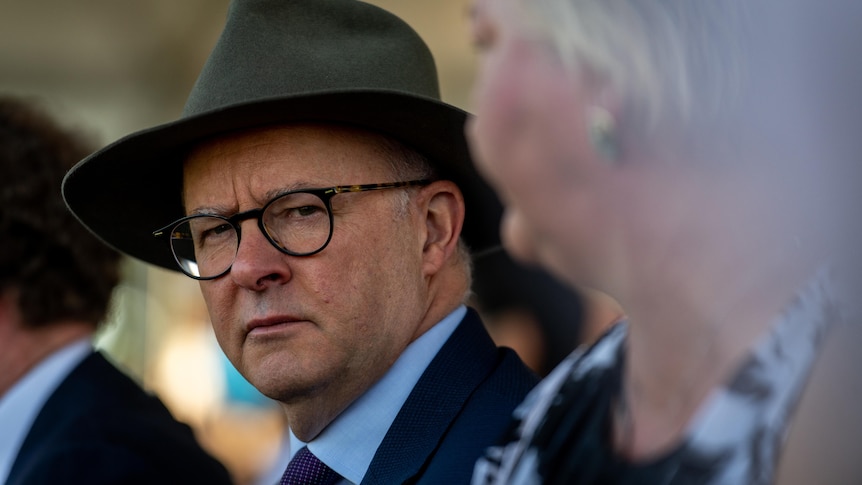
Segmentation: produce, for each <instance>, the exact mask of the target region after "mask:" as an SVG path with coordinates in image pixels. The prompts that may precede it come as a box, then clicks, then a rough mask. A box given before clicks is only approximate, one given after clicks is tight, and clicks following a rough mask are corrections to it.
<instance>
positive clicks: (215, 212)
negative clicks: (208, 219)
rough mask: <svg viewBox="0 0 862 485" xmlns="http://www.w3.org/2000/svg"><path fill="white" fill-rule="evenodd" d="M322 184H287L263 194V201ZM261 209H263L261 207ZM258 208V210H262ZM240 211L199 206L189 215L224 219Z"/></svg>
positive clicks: (315, 187)
mask: <svg viewBox="0 0 862 485" xmlns="http://www.w3.org/2000/svg"><path fill="white" fill-rule="evenodd" d="M321 187H322V185H321V184H312V183H308V182H294V183H291V184H287V185H284V186H281V187H276V188H274V189H270V190H267V191H266V192H264V193H263V196H262V197H261V199H262V200H263V201H264V204H265V203H266V202H269V201H271V200H272V199H274V198H276V197H278V196H280V195H283V194H286V193H288V192H293V191H296V190H307V189H317V188H321ZM260 207H263V205H261V206H260ZM260 207H258V208H260ZM238 212H239V210H238V209H237V208H236V205H232V206H227V205H213V206H199V207H195V208H194V210H191V211H188V215H190V216H196V215H209V216H222V217H230V216H232V215H234V214H236V213H238Z"/></svg>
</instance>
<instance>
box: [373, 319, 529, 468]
mask: <svg viewBox="0 0 862 485" xmlns="http://www.w3.org/2000/svg"><path fill="white" fill-rule="evenodd" d="M537 382H538V378H537V377H536V375H535V374H534V373H533V372H531V371H530V370H529V369H528V368H527V367H526V366H525V365H524V364H523V363H522V362H521V359H519V358H518V356H517V355H516V354H515V352H514V351H512V350H511V349H505V348H499V349H498V348H497V347H496V346H495V345H494V342H493V341H492V340H491V337H490V336H489V335H488V332H487V331H486V330H485V327H484V326H483V324H482V321H481V320H480V319H479V316H478V314H477V313H476V312H475V311H474V310H472V309H471V310H469V311H468V312H467V316H466V317H464V320H463V321H462V322H461V324H460V325H459V326H458V328H457V329H455V332H454V333H453V334H452V336H451V337H450V338H449V340H447V341H446V343H445V344H444V345H443V347H442V348H441V349H440V351H439V352H438V353H437V356H436V357H435V358H434V360H432V361H431V364H430V365H429V366H428V368H427V369H426V370H425V372H424V373H423V374H422V377H421V378H420V379H419V382H417V384H416V387H415V388H414V389H413V392H412V393H411V394H410V396H409V397H408V398H407V401H406V402H405V403H404V406H403V407H402V408H401V411H399V413H398V415H397V416H396V417H395V421H394V422H393V423H392V426H391V427H390V428H389V431H388V433H387V434H386V436H385V437H384V438H383V442H382V443H381V444H380V447H379V448H378V449H377V453H376V454H375V455H374V459H373V460H372V461H371V465H370V466H369V468H368V471H367V472H366V474H365V478H364V479H363V480H362V483H363V484H375V485H379V484H384V485H390V484H401V483H423V484H436V485H440V484H445V485H452V484H466V483H469V482H470V478H471V477H472V474H473V464H474V463H475V462H476V460H477V459H478V458H479V456H480V455H482V454H483V453H484V451H485V448H486V447H488V446H490V445H493V444H495V443H496V441H497V440H498V439H499V438H500V437H501V435H502V434H503V432H504V431H505V430H506V428H507V426H508V425H509V422H510V420H511V417H512V411H513V410H514V408H515V407H516V406H517V405H518V404H519V403H520V402H521V401H522V400H523V399H524V397H525V396H526V394H527V392H528V391H529V390H530V389H531V388H532V387H533V386H534V385H535V384H536V383H537Z"/></svg>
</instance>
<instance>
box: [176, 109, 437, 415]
mask: <svg viewBox="0 0 862 485" xmlns="http://www.w3.org/2000/svg"><path fill="white" fill-rule="evenodd" d="M377 141H378V140H377V138H375V137H374V136H373V135H370V134H367V133H364V132H361V131H352V130H347V129H342V128H336V127H328V126H312V125H295V126H287V127H279V128H267V129H261V130H257V131H252V132H247V133H243V134H238V135H235V136H232V137H228V138H222V139H219V140H216V141H213V142H209V143H206V144H204V145H202V146H200V147H198V149H197V150H195V151H194V152H193V153H192V155H191V156H190V158H189V159H188V160H187V162H186V164H185V176H184V197H185V206H186V211H187V213H188V214H194V213H217V214H221V215H232V214H235V213H237V212H242V211H247V210H250V209H255V208H259V207H262V206H263V205H264V204H266V203H267V202H268V201H269V200H270V199H271V198H273V197H274V196H275V195H277V194H280V193H283V192H285V191H288V190H296V189H301V188H321V187H331V186H335V185H354V184H368V183H381V182H392V181H394V180H393V179H394V176H393V175H392V174H391V173H390V172H391V170H390V169H388V165H387V163H386V161H385V160H384V159H383V158H382V155H381V151H380V149H379V147H378V145H377V144H376V143H377ZM402 190H404V189H395V190H383V191H370V192H360V193H345V194H339V195H336V196H334V197H333V198H332V212H333V235H332V240H331V241H330V243H329V245H328V246H327V247H326V248H325V249H324V250H323V251H321V252H319V253H317V254H314V255H312V256H305V257H296V256H289V255H286V254H284V253H281V252H280V251H278V250H277V249H276V248H275V247H273V246H272V245H271V244H270V243H269V242H268V241H267V240H266V239H265V238H264V236H263V234H262V233H261V231H260V229H259V228H258V226H257V221H256V220H254V219H251V220H246V221H243V222H242V223H241V229H242V232H241V234H242V238H241V242H240V246H239V250H238V252H237V256H236V260H235V261H234V263H233V266H232V268H231V270H230V272H228V273H227V274H226V275H224V276H222V277H220V278H217V279H215V280H210V281H202V282H201V291H202V292H203V296H204V299H205V301H206V304H207V307H208V309H209V312H210V317H211V319H212V324H213V328H214V330H215V334H216V337H217V339H218V341H219V344H220V345H221V347H222V349H223V350H224V352H225V354H226V355H227V357H228V358H229V359H230V361H231V362H232V363H233V364H234V366H236V368H237V369H238V370H239V371H240V373H241V374H242V375H243V376H245V377H246V379H248V380H249V382H251V383H252V384H253V385H254V386H255V387H257V388H258V389H259V390H260V391H261V392H263V393H264V394H265V395H267V396H269V397H271V398H273V399H276V400H279V401H281V402H283V403H286V404H290V403H292V402H301V401H302V400H304V399H307V398H311V397H321V396H324V397H325V398H326V399H331V400H334V402H343V403H344V406H346V405H347V404H349V403H350V402H351V401H352V400H353V399H355V398H356V397H357V396H358V395H360V394H361V393H362V392H364V391H365V390H366V389H367V388H368V387H369V386H370V385H371V384H373V383H374V382H375V381H376V380H377V379H378V378H380V377H381V376H382V375H383V374H384V373H385V372H386V370H387V369H388V368H389V367H390V366H391V364H392V363H393V362H394V361H395V359H397V357H398V356H399V355H400V354H401V352H402V351H403V350H404V348H405V347H406V346H407V345H408V344H409V343H410V342H411V341H412V340H414V339H415V338H416V337H417V336H418V333H420V331H419V329H418V327H419V325H420V322H421V320H422V314H423V312H424V311H425V309H426V308H425V306H427V304H426V303H425V302H426V300H427V295H426V294H425V286H424V278H423V276H422V271H421V264H422V260H421V257H422V244H421V243H420V236H421V231H420V230H419V226H420V225H421V224H420V221H419V218H418V216H417V215H416V212H415V211H412V210H408V211H406V212H405V211H399V209H398V207H399V201H400V200H401V197H399V196H401V195H403V194H401V193H400V191H402Z"/></svg>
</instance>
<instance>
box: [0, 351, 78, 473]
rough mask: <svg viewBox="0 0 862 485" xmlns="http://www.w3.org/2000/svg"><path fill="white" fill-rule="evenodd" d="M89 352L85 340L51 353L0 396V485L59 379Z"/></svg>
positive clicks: (61, 379)
mask: <svg viewBox="0 0 862 485" xmlns="http://www.w3.org/2000/svg"><path fill="white" fill-rule="evenodd" d="M92 351H93V347H92V344H91V343H90V338H89V337H84V338H82V339H80V340H76V341H75V342H73V343H71V344H69V345H66V346H65V347H63V348H62V349H60V350H58V351H56V352H54V353H53V354H51V355H50V356H48V357H47V358H46V359H44V360H43V361H42V362H40V363H39V364H38V365H36V367H33V369H31V370H30V372H28V373H27V374H26V375H24V377H23V378H21V380H19V381H18V382H16V383H15V385H14V386H12V388H10V389H9V390H8V391H7V392H6V394H4V395H3V396H2V397H0V483H5V482H6V477H8V476H9V471H11V470H12V463H14V461H15V458H16V457H17V456H18V450H20V449H21V445H22V444H23V443H24V438H25V437H26V436H27V433H28V432H29V431H30V426H31V425H32V424H33V421H34V420H35V419H36V416H37V415H38V414H39V411H41V410H42V406H44V405H45V401H47V400H48V398H49V397H50V396H51V394H53V393H54V390H56V389H57V386H59V385H60V383H61V382H63V379H65V378H66V376H68V375H69V373H70V372H72V369H74V368H75V367H77V365H78V364H79V363H81V361H82V360H84V358H85V357H87V356H88V355H90V352H92Z"/></svg>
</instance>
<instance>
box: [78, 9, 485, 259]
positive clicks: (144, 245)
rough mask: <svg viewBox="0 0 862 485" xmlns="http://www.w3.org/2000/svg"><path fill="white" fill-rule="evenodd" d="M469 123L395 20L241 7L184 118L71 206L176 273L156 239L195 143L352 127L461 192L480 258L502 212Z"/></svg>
mask: <svg viewBox="0 0 862 485" xmlns="http://www.w3.org/2000/svg"><path fill="white" fill-rule="evenodd" d="M466 118H467V113H465V112H464V111H462V110H460V109H458V108H456V107H454V106H451V105H449V104H446V103H444V102H442V101H441V99H440V93H439V87H438V84H437V71H436V68H435V65H434V59H433V57H432V55H431V52H430V51H429V50H428V47H427V46H426V45H425V43H424V42H423V41H422V39H421V38H420V37H419V36H418V35H417V34H416V32H415V31H414V30H413V29H412V28H410V27H409V26H408V25H407V24H406V23H404V22H403V21H402V20H400V19H399V18H398V17H396V16H394V15H392V14H391V13H389V12H387V11H385V10H382V9H380V8H378V7H375V6H373V5H369V4H366V3H363V2H359V1H353V0H235V1H234V2H233V3H232V4H231V6H230V9H229V11H228V16H227V23H226V25H225V28H224V31H223V32H222V34H221V37H220V38H219V40H218V43H217V44H216V46H215V48H214V49H213V51H212V53H211V54H210V57H209V59H208V61H207V63H206V65H205V66H204V68H203V70H202V72H201V74H200V76H199V77H198V80H197V82H196V84H195V86H194V88H193V89H192V92H191V94H190V95H189V98H188V101H187V103H186V107H185V109H184V110H183V113H182V115H181V117H180V118H179V119H178V120H176V121H173V122H170V123H166V124H163V125H159V126H156V127H154V128H150V129H147V130H143V131H139V132H136V133H133V134H131V135H128V136H126V137H124V138H122V139H120V140H119V141H117V142H115V143H113V144H111V145H109V146H107V147H105V148H104V149H102V150H100V151H98V152H96V153H94V154H92V155H90V156H89V157H87V158H86V159H84V160H82V161H81V162H80V163H78V164H77V165H76V166H75V167H74V168H72V170H70V171H69V173H68V174H67V175H66V178H65V180H64V181H63V196H64V197H65V200H66V203H67V204H68V206H69V208H70V209H71V210H72V212H73V213H74V214H75V215H76V216H77V217H78V218H79V219H80V220H81V222H82V223H83V224H84V225H85V226H87V227H88V228H89V229H90V230H91V231H92V232H94V233H95V234H96V235H98V236H99V237H100V238H101V239H102V240H104V241H105V242H106V243H108V244H109V245H111V246H113V247H115V248H117V249H118V250H120V251H122V252H124V253H126V254H129V255H131V256H133V257H135V258H138V259H141V260H143V261H146V262H149V263H152V264H155V265H158V266H162V267H164V268H168V269H172V270H177V269H178V268H177V266H176V263H175V262H174V259H173V256H172V255H171V251H170V248H169V247H168V245H167V244H166V243H165V242H164V241H163V240H157V239H156V238H154V237H153V235H152V232H153V231H154V230H156V229H158V228H160V227H162V226H164V225H166V224H168V223H170V222H171V221H173V220H175V219H178V218H180V217H182V216H183V215H184V214H183V208H182V203H181V188H182V163H183V158H184V155H185V154H186V153H187V151H188V149H189V148H190V147H191V146H192V145H194V144H195V143H198V142H200V141H202V140H204V139H207V138H210V137H213V136H218V135H220V134H225V133H228V132H233V131H237V130H243V129H248V128H253V127H258V126H265V125H272V124H279V123H291V122H327V123H339V124H347V125H352V126H356V127H360V128H363V129H368V130H371V131H374V132H378V133H381V134H384V135H388V136H390V137H393V138H395V139H398V140H399V141H401V142H402V143H404V144H406V145H407V146H410V147H412V148H414V149H415V150H417V151H418V152H420V153H422V154H424V155H425V156H426V157H428V159H429V160H430V161H431V163H432V164H433V165H434V166H435V167H437V169H438V170H439V173H440V175H441V177H442V178H446V179H449V180H452V181H454V182H455V183H457V184H458V185H459V187H460V188H461V190H462V192H463V193H464V199H465V204H466V207H467V209H466V210H467V216H466V220H465V223H464V230H463V238H464V240H465V241H466V242H467V244H468V245H469V246H470V247H471V248H472V249H473V250H482V249H487V248H489V247H492V246H494V245H495V244H497V241H498V224H499V217H500V212H501V208H500V204H499V202H498V201H497V199H496V197H495V196H494V195H493V192H492V191H491V190H490V189H489V187H488V186H487V185H486V184H485V183H484V182H483V181H482V180H481V179H480V177H479V176H478V175H477V174H476V172H475V170H474V168H473V166H472V163H471V161H470V155H469V151H468V147H467V143H466V140H465V136H464V122H465V120H466ZM382 182H385V181H382ZM346 183H351V182H349V181H347V182H346Z"/></svg>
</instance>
